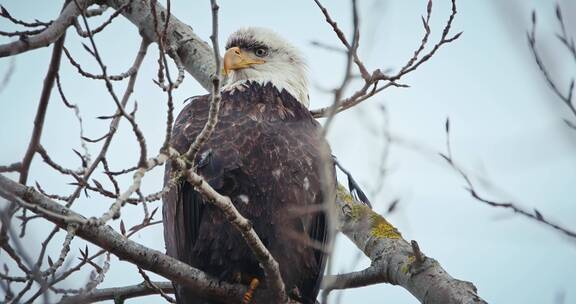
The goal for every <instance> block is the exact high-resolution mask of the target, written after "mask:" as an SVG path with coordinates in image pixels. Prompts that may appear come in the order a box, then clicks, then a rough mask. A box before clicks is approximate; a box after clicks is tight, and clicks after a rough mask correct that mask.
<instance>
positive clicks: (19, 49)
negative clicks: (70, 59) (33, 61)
mask: <svg viewBox="0 0 576 304" xmlns="http://www.w3.org/2000/svg"><path fill="white" fill-rule="evenodd" d="M94 2H95V0H79V1H78V3H79V4H80V6H81V7H88V6H89V5H91V4H92V3H94ZM80 13H81V11H80V10H79V9H78V8H77V7H76V5H75V4H74V3H72V2H70V3H68V5H67V6H66V7H65V8H64V10H62V12H61V13H60V15H59V16H58V18H57V19H56V20H54V21H53V22H52V23H51V24H50V25H49V26H48V27H47V28H46V29H45V30H44V31H42V32H41V33H40V34H38V35H33V36H21V37H20V39H18V40H16V41H14V42H11V43H7V44H2V45H0V57H7V56H12V55H16V54H20V53H23V52H26V51H30V50H33V49H37V48H40V47H45V46H49V45H50V44H52V43H54V42H55V41H56V40H57V39H58V38H60V36H62V35H63V34H64V32H65V31H66V29H67V28H68V26H70V25H71V24H72V22H74V19H75V18H76V17H77V16H78V15H80Z"/></svg>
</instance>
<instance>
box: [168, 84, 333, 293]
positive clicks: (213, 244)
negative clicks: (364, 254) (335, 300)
mask: <svg viewBox="0 0 576 304" xmlns="http://www.w3.org/2000/svg"><path fill="white" fill-rule="evenodd" d="M209 104H210V96H209V95H206V96H201V97H198V98H195V99H194V100H193V101H192V102H190V104H188V105H187V106H186V107H185V108H184V109H183V110H182V112H181V113H180V115H179V116H178V118H177V120H176V123H175V126H174V133H173V140H172V145H173V147H174V148H175V149H177V150H178V151H179V152H181V153H183V152H185V151H186V150H187V149H188V147H189V146H190V144H191V143H192V142H193V141H194V139H195V138H196V136H197V135H198V134H199V132H200V130H201V129H202V127H203V126H204V124H205V122H206V119H207V117H208V110H209ZM319 130H320V126H319V124H318V123H317V122H316V121H315V120H314V119H313V118H312V116H311V115H310V113H309V112H308V110H307V109H306V108H305V107H304V106H303V105H301V104H300V103H299V102H298V101H297V100H296V99H295V98H294V97H292V96H291V95H290V94H288V93H287V92H286V91H282V92H279V91H278V90H277V89H276V88H275V87H274V86H272V85H270V84H266V85H260V84H258V83H255V82H252V83H250V84H246V85H242V86H241V87H240V88H239V89H235V90H234V91H229V92H223V93H222V102H221V109H220V113H219V122H218V124H217V125H216V128H215V130H214V133H213V134H212V136H211V137H210V139H209V140H208V141H207V143H206V144H205V145H204V146H203V147H202V148H201V150H200V153H198V157H197V159H196V160H195V163H196V164H197V167H198V172H199V174H200V175H202V176H203V177H204V178H205V179H206V180H207V181H208V182H209V183H210V185H211V186H212V187H214V188H215V189H216V190H217V191H219V192H220V193H221V194H223V195H226V196H228V197H230V198H231V199H232V201H233V203H234V205H235V206H236V208H237V209H238V210H239V211H240V213H241V214H242V215H244V216H245V217H247V218H248V219H250V221H251V222H252V224H253V227H254V229H255V231H256V232H257V233H258V235H259V236H260V238H261V239H262V241H263V243H264V244H265V245H266V247H267V248H268V249H269V250H270V252H271V253H272V255H273V256H274V257H275V258H276V260H277V261H278V263H279V266H280V270H281V273H282V277H283V278H284V281H285V283H286V289H287V291H288V292H289V293H292V294H293V297H296V295H294V294H295V293H294V292H293V291H295V290H297V292H296V294H299V295H300V299H298V300H300V301H302V302H304V303H314V302H315V298H316V295H317V294H318V290H319V284H320V280H321V278H322V273H323V271H324V265H325V254H324V253H323V252H322V250H319V249H318V248H317V246H316V247H313V246H310V244H311V243H314V244H324V243H325V242H326V241H327V238H328V236H327V233H328V228H327V222H326V219H325V217H324V215H323V214H322V213H313V214H308V215H304V216H302V215H298V214H297V213H296V212H295V211H297V210H298V208H299V207H300V209H301V210H302V209H303V208H304V207H306V206H309V205H313V204H322V203H323V199H324V198H323V195H322V191H321V189H322V185H321V180H320V166H321V162H322V153H327V155H328V156H329V153H330V151H329V148H328V145H327V143H326V142H325V140H324V139H323V138H321V137H320V135H319V132H318V131H319ZM171 173H172V171H171V167H170V165H167V166H166V174H165V183H166V182H168V181H169V179H170V178H171ZM329 182H330V183H335V176H334V175H332V176H331V180H330V181H329ZM163 215H164V237H165V241H166V249H167V252H168V254H169V255H171V256H173V257H176V258H178V259H180V260H182V261H184V262H186V263H188V264H190V265H192V266H193V267H196V268H199V269H201V270H203V271H205V272H207V273H209V274H211V275H213V276H215V277H219V278H221V279H223V280H226V281H230V282H235V281H236V280H237V279H238V277H239V276H238V274H241V276H240V277H241V278H242V280H243V281H244V282H243V283H246V280H250V279H251V278H254V277H257V278H259V279H261V281H264V278H263V272H262V270H261V268H260V267H259V265H258V262H257V261H256V259H255V258H254V255H253V254H252V252H251V251H250V249H249V248H248V246H247V245H246V243H245V241H244V240H243V239H242V237H241V235H240V233H239V232H238V231H236V230H235V228H234V227H233V226H232V225H231V224H229V223H228V222H227V220H226V219H225V218H224V216H223V215H222V213H221V212H220V211H219V210H217V209H216V208H215V207H213V206H211V205H210V204H207V203H205V202H204V201H203V198H202V197H201V196H200V195H199V194H198V193H197V192H196V191H194V189H193V188H192V187H191V186H190V185H189V184H188V183H187V182H178V184H177V186H175V187H172V188H171V190H170V191H169V192H168V193H167V194H166V195H165V197H164V212H163ZM310 241H312V242H310ZM176 297H177V300H178V303H187V304H191V303H217V302H214V301H212V302H210V301H206V300H203V299H201V298H200V297H198V296H196V295H195V294H194V292H193V291H190V290H186V289H184V288H180V287H179V286H176Z"/></svg>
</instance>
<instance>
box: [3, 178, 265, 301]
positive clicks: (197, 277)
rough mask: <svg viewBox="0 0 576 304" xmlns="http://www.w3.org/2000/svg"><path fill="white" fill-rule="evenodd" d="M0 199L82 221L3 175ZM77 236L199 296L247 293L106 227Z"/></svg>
mask: <svg viewBox="0 0 576 304" xmlns="http://www.w3.org/2000/svg"><path fill="white" fill-rule="evenodd" d="M0 196H2V197H4V198H5V199H7V200H9V201H11V200H15V199H16V198H19V199H20V200H22V201H24V202H26V203H27V206H31V205H34V206H37V208H42V209H43V210H47V211H49V212H50V214H46V216H45V218H46V219H47V220H49V221H51V222H52V223H54V224H56V225H58V227H60V228H62V229H65V228H66V227H67V226H68V224H69V223H68V222H67V219H71V218H82V216H81V215H80V214H77V213H75V212H74V211H72V210H70V209H68V208H66V207H64V206H62V205H60V204H58V203H56V202H54V201H52V200H50V199H48V198H46V197H44V196H43V195H41V194H40V193H38V192H36V191H35V190H34V189H33V188H30V187H26V186H23V185H20V184H18V183H16V182H14V181H11V180H10V179H8V178H6V177H4V176H2V175H0ZM56 214H57V215H58V216H56ZM76 235H77V236H79V237H81V238H83V239H85V240H87V241H89V242H91V243H93V244H95V245H97V246H99V247H100V248H102V249H104V250H106V251H109V252H111V253H112V254H114V255H116V256H117V257H118V258H120V259H121V260H126V261H129V262H131V263H133V264H135V265H140V267H142V268H143V269H146V270H149V271H152V272H154V273H156V274H159V275H161V276H163V277H165V278H167V279H169V280H171V281H173V282H178V284H181V285H183V286H186V287H188V288H190V289H192V290H197V291H198V292H199V294H201V295H203V296H205V297H208V298H210V299H218V300H219V301H229V302H234V303H239V302H240V301H241V299H242V296H243V295H244V293H245V291H246V287H245V286H241V285H233V284H229V283H226V282H223V281H220V280H218V279H216V278H212V277H211V276H209V275H207V274H206V273H204V272H202V271H200V270H198V269H195V268H193V267H191V266H190V265H188V264H186V263H184V262H181V261H178V260H177V259H174V258H172V257H169V256H167V255H165V254H163V253H161V252H159V251H156V250H153V249H150V248H147V247H145V246H142V245H140V244H138V243H136V242H134V241H131V240H128V239H127V238H125V237H124V236H122V235H120V234H118V233H117V232H115V231H114V230H113V229H112V228H111V227H109V226H106V225H102V226H93V225H81V226H79V228H78V230H77V232H76ZM262 291H263V292H259V293H258V294H255V299H254V301H255V302H260V301H263V302H262V303H265V302H266V301H265V300H263V299H266V298H267V296H269V294H268V293H267V292H265V291H264V290H262ZM258 299H260V300H258Z"/></svg>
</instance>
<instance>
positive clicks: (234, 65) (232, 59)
mask: <svg viewBox="0 0 576 304" xmlns="http://www.w3.org/2000/svg"><path fill="white" fill-rule="evenodd" d="M265 62H266V61H264V60H262V59H258V58H253V57H252V55H251V54H248V53H246V52H244V51H242V50H241V49H240V48H239V47H237V46H235V47H231V48H229V49H228V50H227V51H226V54H224V69H223V73H224V75H228V73H230V71H232V70H240V69H244V68H247V67H250V66H251V65H254V64H262V63H265Z"/></svg>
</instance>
